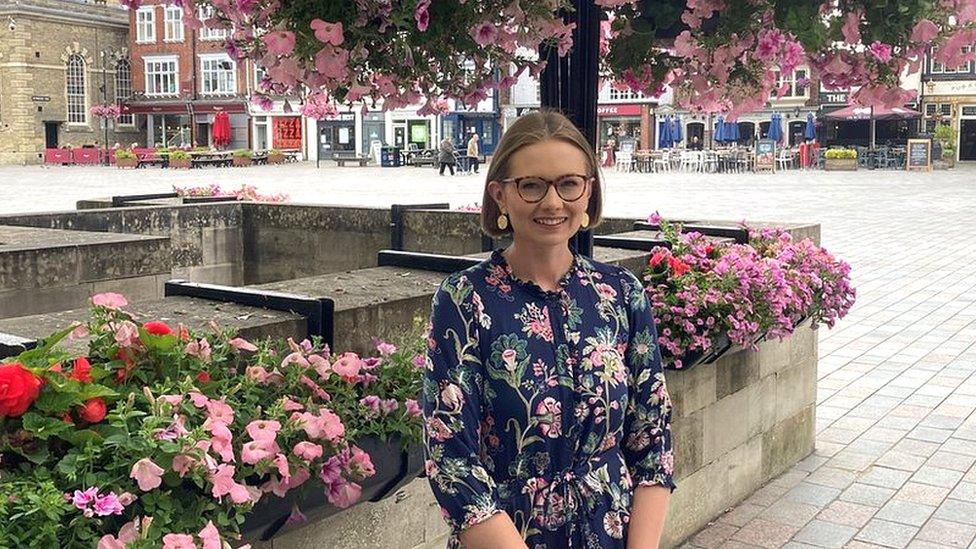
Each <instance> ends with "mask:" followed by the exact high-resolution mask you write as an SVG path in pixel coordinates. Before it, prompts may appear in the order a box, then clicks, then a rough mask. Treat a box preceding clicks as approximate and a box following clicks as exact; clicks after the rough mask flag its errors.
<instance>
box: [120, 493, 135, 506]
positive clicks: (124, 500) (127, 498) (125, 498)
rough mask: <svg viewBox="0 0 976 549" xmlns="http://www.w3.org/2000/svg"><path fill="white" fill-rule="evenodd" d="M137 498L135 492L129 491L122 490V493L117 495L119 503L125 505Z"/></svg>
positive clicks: (130, 503)
mask: <svg viewBox="0 0 976 549" xmlns="http://www.w3.org/2000/svg"><path fill="white" fill-rule="evenodd" d="M137 499H139V498H138V497H137V496H136V495H135V494H132V493H130V492H123V493H122V495H121V496H119V503H121V504H122V505H125V506H129V505H132V504H133V503H134V502H135V501H136V500H137Z"/></svg>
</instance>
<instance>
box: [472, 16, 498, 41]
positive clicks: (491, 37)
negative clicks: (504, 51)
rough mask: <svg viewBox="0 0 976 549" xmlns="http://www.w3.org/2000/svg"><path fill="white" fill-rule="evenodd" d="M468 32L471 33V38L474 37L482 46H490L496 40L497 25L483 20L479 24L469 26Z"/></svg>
mask: <svg viewBox="0 0 976 549" xmlns="http://www.w3.org/2000/svg"><path fill="white" fill-rule="evenodd" d="M468 32H469V34H471V38H474V41H475V42H477V44H478V45H479V46H482V47H484V46H490V45H492V44H494V43H495V42H497V41H498V27H497V26H496V25H495V23H493V22H489V21H485V22H484V23H481V24H480V25H475V26H474V27H471V30H469V31H468Z"/></svg>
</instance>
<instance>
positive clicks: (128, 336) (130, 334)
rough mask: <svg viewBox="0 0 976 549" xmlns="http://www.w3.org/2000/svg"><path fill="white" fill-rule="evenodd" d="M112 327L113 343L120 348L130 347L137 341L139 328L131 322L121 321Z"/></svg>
mask: <svg viewBox="0 0 976 549" xmlns="http://www.w3.org/2000/svg"><path fill="white" fill-rule="evenodd" d="M113 327H114V331H115V342H116V343H118V344H119V345H121V346H122V347H132V345H134V344H135V342H136V341H138V340H139V328H138V327H137V326H136V325H135V324H133V323H132V322H129V321H128V320H123V321H122V322H121V323H119V324H118V325H114V326H113Z"/></svg>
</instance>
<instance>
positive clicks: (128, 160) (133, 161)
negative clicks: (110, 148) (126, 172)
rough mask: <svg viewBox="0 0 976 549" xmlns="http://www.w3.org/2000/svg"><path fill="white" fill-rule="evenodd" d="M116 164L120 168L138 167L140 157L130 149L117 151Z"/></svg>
mask: <svg viewBox="0 0 976 549" xmlns="http://www.w3.org/2000/svg"><path fill="white" fill-rule="evenodd" d="M115 165H116V166H118V167H119V168H138V167H139V158H138V157H136V153H134V152H132V151H131V150H129V149H119V150H117V151H115Z"/></svg>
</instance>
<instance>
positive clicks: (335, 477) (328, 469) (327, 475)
mask: <svg viewBox="0 0 976 549" xmlns="http://www.w3.org/2000/svg"><path fill="white" fill-rule="evenodd" d="M340 478H342V462H341V460H340V459H339V456H332V457H330V458H329V460H328V461H326V462H325V463H323V464H322V469H321V470H320V471H319V479H320V480H321V481H322V484H325V485H326V486H331V485H332V484H335V483H336V482H339V479H340Z"/></svg>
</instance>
